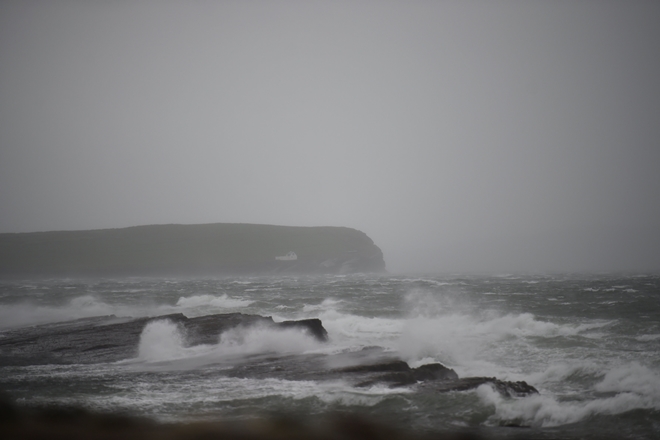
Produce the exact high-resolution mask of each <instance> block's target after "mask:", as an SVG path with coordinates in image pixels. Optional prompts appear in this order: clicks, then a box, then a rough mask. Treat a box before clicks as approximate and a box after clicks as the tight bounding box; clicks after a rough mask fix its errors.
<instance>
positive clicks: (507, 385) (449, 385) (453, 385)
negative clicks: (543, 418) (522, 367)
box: [432, 377, 539, 397]
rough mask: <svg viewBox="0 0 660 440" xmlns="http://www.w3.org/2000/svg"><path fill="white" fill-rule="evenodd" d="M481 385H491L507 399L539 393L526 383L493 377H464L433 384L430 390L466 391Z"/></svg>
mask: <svg viewBox="0 0 660 440" xmlns="http://www.w3.org/2000/svg"><path fill="white" fill-rule="evenodd" d="M483 384H489V385H491V386H492V387H493V388H494V389H495V390H496V391H498V392H499V393H500V394H502V395H504V396H507V397H523V396H528V395H530V394H538V393H539V392H538V390H537V389H536V388H534V387H533V386H531V385H529V384H528V383H527V382H524V381H520V382H509V381H504V380H499V379H496V378H494V377H464V378H462V379H456V380H452V381H447V382H440V383H434V384H433V385H432V388H433V389H434V390H435V391H438V392H449V391H468V390H473V389H476V388H478V387H480V386H481V385H483Z"/></svg>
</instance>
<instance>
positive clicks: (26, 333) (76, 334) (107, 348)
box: [0, 313, 328, 365]
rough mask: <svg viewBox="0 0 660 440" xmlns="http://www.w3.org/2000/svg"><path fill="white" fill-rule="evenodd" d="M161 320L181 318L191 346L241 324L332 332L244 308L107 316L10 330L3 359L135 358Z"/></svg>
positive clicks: (321, 336) (0, 347)
mask: <svg viewBox="0 0 660 440" xmlns="http://www.w3.org/2000/svg"><path fill="white" fill-rule="evenodd" d="M159 320H168V321H170V322H173V323H175V324H177V325H178V326H179V328H180V329H181V330H182V332H183V333H184V334H185V335H186V342H187V343H188V345H191V346H192V345H199V344H215V343H217V342H218V337H219V335H220V334H221V333H222V332H224V331H226V330H229V329H231V328H236V327H252V326H265V327H269V328H273V329H290V328H296V329H300V330H301V331H304V332H305V333H307V334H309V335H310V336H313V337H314V338H316V339H317V340H319V341H326V340H327V337H328V336H327V332H326V330H325V329H324V328H323V325H322V324H321V321H320V320H318V319H305V320H301V321H285V322H281V323H276V322H274V321H273V318H271V317H270V316H268V317H264V316H259V315H245V314H242V313H227V314H217V315H207V316H200V317H196V318H188V317H186V316H185V315H183V314H181V313H176V314H172V315H163V316H157V317H148V318H146V317H145V318H117V317H115V316H101V317H95V318H85V319H79V320H75V321H68V322H62V323H55V324H46V325H40V326H34V327H28V328H22V329H17V330H9V331H5V332H4V333H3V338H2V339H0V365H43V364H70V363H80V364H89V363H104V362H116V361H119V360H123V359H130V358H133V357H135V356H136V355H137V348H138V344H139V342H140V335H141V334H142V331H143V330H144V328H145V327H146V326H147V324H148V323H150V322H153V321H159Z"/></svg>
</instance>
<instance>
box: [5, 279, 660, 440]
mask: <svg viewBox="0 0 660 440" xmlns="http://www.w3.org/2000/svg"><path fill="white" fill-rule="evenodd" d="M234 312H239V313H244V314H254V315H261V316H270V317H272V318H273V320H274V321H276V322H279V321H285V320H299V319H307V318H319V319H320V320H321V321H322V323H323V326H324V328H325V329H326V330H327V332H328V341H327V342H321V341H318V340H316V339H314V338H313V337H311V336H309V335H306V334H304V333H302V332H296V331H294V330H291V329H288V330H281V331H278V330H274V329H272V328H263V327H254V328H249V327H248V328H241V329H240V330H236V331H231V332H226V333H225V334H218V335H217V342H216V343H212V344H202V345H191V344H189V343H188V342H187V340H186V334H185V332H182V331H181V329H180V328H179V327H178V326H177V324H176V323H174V322H172V321H169V320H167V319H162V320H156V321H152V322H150V323H149V324H148V325H147V326H146V327H145V328H144V330H143V331H142V334H141V336H140V343H139V345H138V347H136V349H135V352H134V354H133V356H131V357H129V358H127V359H123V360H120V361H117V362H111V363H85V364H76V363H69V364H45V365H11V363H10V364H5V365H3V366H0V392H2V393H4V394H5V395H6V396H9V397H10V398H11V399H12V400H14V401H16V403H18V404H20V405H26V406H35V405H36V406H39V405H74V406H79V407H83V408H87V409H90V410H93V411H102V412H108V411H111V412H116V411H120V412H124V413H129V414H134V415H138V416H145V417H149V418H152V419H155V420H158V421H163V422H186V421H195V420H218V419H220V420H250V419H251V418H256V417H268V416H271V415H274V414H286V415H288V416H290V417H297V418H300V419H304V420H311V419H314V418H315V417H321V416H323V415H324V414H328V413H351V414H359V415H361V416H364V417H366V418H369V419H372V420H375V421H379V422H381V423H385V424H389V425H392V426H396V427H400V428H403V429H409V430H410V431H411V432H419V433H429V432H437V431H440V432H446V431H452V432H454V431H470V432H477V433H480V434H482V435H484V437H485V438H521V436H522V437H524V438H548V439H550V438H566V439H569V438H570V439H574V438H586V439H590V438H594V439H595V438H630V439H656V438H660V275H657V274H625V275H622V274H552V275H538V274H535V275H514V274H500V275H465V274H444V275H419V274H416V275H397V274H371V275H345V276H293V275H291V276H284V275H283V276H257V277H216V278H212V277H209V278H117V279H113V278H103V279H44V280H11V281H7V280H5V281H0V354H2V353H1V341H2V338H4V337H6V335H7V334H9V332H12V331H15V330H17V329H21V328H27V327H33V326H42V325H45V324H52V323H55V322H65V321H70V320H75V319H80V318H89V317H95V316H108V315H114V316H116V317H145V316H161V315H167V314H173V313H182V314H184V315H186V316H187V317H197V316H204V315H209V314H224V313H234ZM44 328H47V327H44ZM365 350H367V351H368V350H380V351H381V352H383V353H388V354H389V355H391V356H393V357H396V358H398V359H401V360H404V361H405V362H407V363H408V364H409V365H410V366H411V367H418V366H421V365H424V364H428V363H436V362H438V363H442V364H443V365H445V366H447V367H449V368H452V369H453V370H455V371H456V373H457V374H458V375H459V376H460V377H473V376H487V377H496V378H497V379H500V380H505V381H525V382H527V383H528V384H530V385H532V386H533V387H535V388H536V389H537V390H538V391H539V393H538V394H532V395H529V396H505V395H502V394H500V393H498V392H497V390H496V389H494V388H493V387H492V386H490V385H488V384H484V385H481V386H479V387H478V388H476V389H472V390H468V391H451V392H444V393H440V392H438V393H429V392H419V391H418V388H417V387H416V386H414V385H409V386H394V387H392V386H390V385H387V384H372V385H370V386H362V387H358V386H355V385H354V384H353V383H351V382H350V380H348V379H346V380H344V379H343V378H342V377H336V376H333V377H332V378H331V379H323V378H321V379H318V380H312V379H309V376H301V377H300V378H299V379H297V378H296V377H295V375H293V376H291V375H288V376H287V375H284V376H283V375H281V374H273V375H272V376H269V375H268V374H264V373H263V372H262V373H260V374H258V375H254V376H253V377H250V375H247V376H245V375H243V376H240V375H239V376H236V375H232V374H229V373H230V372H231V371H232V370H233V369H235V368H236V366H237V365H238V364H239V363H240V362H247V361H250V360H251V361H252V362H260V361H261V360H264V359H269V360H272V359H274V358H282V359H284V358H287V359H289V358H295V357H296V356H308V355H315V356H317V357H327V358H328V359H334V358H336V357H337V356H341V355H343V354H346V353H360V352H364V351H365ZM280 365H284V367H282V366H280V367H279V368H280V369H281V368H286V365H287V364H286V363H283V364H280Z"/></svg>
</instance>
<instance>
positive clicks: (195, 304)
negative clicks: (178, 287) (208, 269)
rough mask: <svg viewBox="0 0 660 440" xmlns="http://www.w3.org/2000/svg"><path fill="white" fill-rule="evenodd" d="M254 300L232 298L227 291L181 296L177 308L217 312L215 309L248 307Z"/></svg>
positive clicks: (207, 312)
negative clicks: (215, 293) (216, 293)
mask: <svg viewBox="0 0 660 440" xmlns="http://www.w3.org/2000/svg"><path fill="white" fill-rule="evenodd" d="M253 302H254V301H251V300H246V299H240V298H230V297H228V296H227V294H226V293H224V294H222V295H220V296H214V295H194V296H189V297H183V296H182V297H181V298H179V300H178V301H177V302H176V306H175V307H177V308H179V309H181V311H183V312H185V311H194V312H203V313H204V314H210V313H215V311H218V312H222V311H225V310H226V309H238V308H242V307H247V306H249V305H250V304H252V303H253Z"/></svg>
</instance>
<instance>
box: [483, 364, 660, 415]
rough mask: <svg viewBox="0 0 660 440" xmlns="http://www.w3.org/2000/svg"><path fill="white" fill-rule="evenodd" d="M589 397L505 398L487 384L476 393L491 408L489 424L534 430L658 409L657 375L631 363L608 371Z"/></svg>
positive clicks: (658, 377)
mask: <svg viewBox="0 0 660 440" xmlns="http://www.w3.org/2000/svg"><path fill="white" fill-rule="evenodd" d="M592 391H594V392H595V395H594V397H593V398H584V397H583V398H581V399H574V400H560V399H558V398H556V397H554V396H552V395H548V394H541V395H532V396H529V397H526V398H524V399H507V398H505V397H503V396H502V395H501V394H500V393H498V392H497V391H495V390H494V389H493V388H492V387H490V386H488V385H482V386H480V387H479V388H478V389H477V391H476V393H477V395H478V396H479V398H480V399H481V401H482V403H483V404H484V405H486V406H491V407H493V408H494V410H495V413H494V415H493V416H492V417H491V418H490V421H491V422H492V423H493V424H499V423H502V422H505V423H519V424H522V425H531V426H537V427H550V426H559V425H565V424H569V423H576V422H580V421H583V420H585V419H587V418H589V417H592V416H596V415H615V414H622V413H625V412H628V411H632V410H636V409H646V410H649V409H650V410H655V411H657V410H660V375H659V374H658V372H657V371H653V370H651V369H649V368H647V367H644V366H641V365H639V364H636V363H633V364H629V365H626V366H623V367H619V368H615V369H613V370H610V371H608V372H607V373H606V374H605V377H604V378H603V379H602V381H601V382H599V383H597V384H596V385H595V386H594V387H593V390H592Z"/></svg>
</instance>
